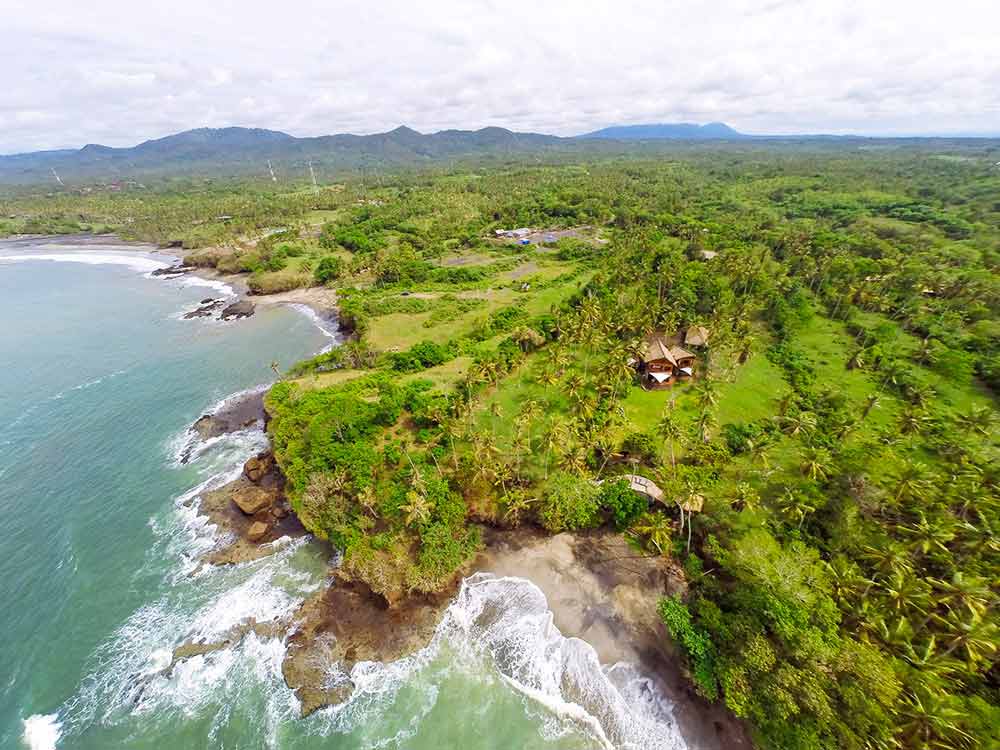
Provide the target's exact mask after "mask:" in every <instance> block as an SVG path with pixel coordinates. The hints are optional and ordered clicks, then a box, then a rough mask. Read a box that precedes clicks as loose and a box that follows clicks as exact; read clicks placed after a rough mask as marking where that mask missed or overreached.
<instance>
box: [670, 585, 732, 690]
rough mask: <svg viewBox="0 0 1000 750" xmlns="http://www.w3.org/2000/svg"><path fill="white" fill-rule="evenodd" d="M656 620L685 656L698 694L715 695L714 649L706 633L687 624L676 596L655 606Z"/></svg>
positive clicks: (687, 614)
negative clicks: (657, 618)
mask: <svg viewBox="0 0 1000 750" xmlns="http://www.w3.org/2000/svg"><path fill="white" fill-rule="evenodd" d="M656 609H657V611H658V612H659V613H660V619H661V620H663V624H664V625H666V626H667V631H668V632H669V633H670V637H671V638H673V639H674V641H675V642H676V643H678V644H679V645H680V646H681V648H682V649H684V653H685V654H687V657H688V661H689V663H690V665H691V676H692V677H693V679H694V683H695V685H696V686H697V688H698V692H699V693H701V694H702V695H703V696H704V697H706V698H708V699H709V700H715V699H716V698H717V697H718V696H719V687H718V683H717V682H716V678H715V647H714V646H713V644H712V639H711V638H709V636H708V633H706V632H705V631H703V630H701V629H700V628H697V627H695V625H694V623H693V622H692V621H691V611H690V610H689V609H688V608H687V605H685V604H684V602H682V601H681V600H680V597H679V596H674V597H664V598H662V599H660V603H659V604H658V605H657V608H656Z"/></svg>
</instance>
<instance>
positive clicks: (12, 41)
mask: <svg viewBox="0 0 1000 750" xmlns="http://www.w3.org/2000/svg"><path fill="white" fill-rule="evenodd" d="M0 18H2V19H3V43H2V46H0V153H15V152H22V151H33V150H40V149H50V148H78V147H80V146H83V145H85V144H87V143H101V144H104V145H108V146H129V145H134V144H135V143H138V142H141V141H144V140H147V139H150V138H157V137H161V136H164V135H168V134H170V133H175V132H178V131H181V130H186V129H189V128H195V127H223V126H228V125H241V126H247V127H264V128H272V129H276V130H283V131H285V132H288V133H291V134H293V135H298V136H306V135H326V134H332V133H342V132H352V133H373V132H383V131H386V130H390V129H392V128H394V127H396V126H397V125H400V124H406V125H409V126H411V127H413V128H415V129H417V130H420V131H422V132H433V131H436V130H441V129H445V128H479V127H484V126H487V125H499V126H503V127H507V128H510V129H512V130H518V131H535V132H544V133H553V134H556V135H575V134H578V133H582V132H586V131H589V130H593V129H596V128H600V127H604V126H606V125H611V124H635V123H649V122H678V121H691V122H710V121H723V122H726V123H728V124H730V125H732V126H733V127H735V128H736V129H738V130H740V131H742V132H748V133H761V134H785V133H841V134H842V133H857V134H864V135H904V134H921V135H922V134H1000V35H998V29H1000V3H997V2H996V1H995V0H951V2H948V3H943V2H940V0H866V1H865V2H855V0H711V1H710V2H705V1H704V0H702V1H700V2H699V1H696V0H681V1H678V0H652V1H648V2H647V1H646V0H638V1H635V2H632V1H630V0H618V1H617V2H603V1H601V2H593V1H591V0H572V1H569V0H502V1H496V2H494V1H493V0H462V1H461V2H440V1H438V0H416V1H415V0H407V1H406V2H398V1H397V0H384V1H383V0H368V1H367V2H345V1H343V0H280V2H279V1H278V0H238V2H232V1H230V0H169V2H160V3H146V2H136V0H87V1H84V0H34V1H33V2H27V1H26V0H0Z"/></svg>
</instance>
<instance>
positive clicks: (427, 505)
mask: <svg viewBox="0 0 1000 750" xmlns="http://www.w3.org/2000/svg"><path fill="white" fill-rule="evenodd" d="M401 510H402V511H403V512H404V513H406V525H407V526H413V525H414V524H416V525H418V526H419V525H422V524H425V523H427V521H429V520H430V517H431V511H433V510H434V503H433V502H431V501H430V500H428V499H427V497H426V496H425V495H423V494H421V493H419V492H417V491H416V490H410V491H409V492H407V493H406V503H405V504H404V505H403V506H402V507H401Z"/></svg>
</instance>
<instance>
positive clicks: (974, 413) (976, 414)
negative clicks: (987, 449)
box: [955, 406, 996, 436]
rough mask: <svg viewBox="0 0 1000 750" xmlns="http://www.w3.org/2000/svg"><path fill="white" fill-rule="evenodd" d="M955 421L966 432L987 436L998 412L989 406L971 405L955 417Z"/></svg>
mask: <svg viewBox="0 0 1000 750" xmlns="http://www.w3.org/2000/svg"><path fill="white" fill-rule="evenodd" d="M955 422H956V424H958V426H959V428H960V429H961V430H962V431H963V432H965V433H966V434H973V433H976V434H979V435H983V436H987V435H989V434H990V431H991V429H992V427H993V424H994V422H996V412H995V411H994V410H993V409H992V408H990V407H989V406H971V407H969V410H968V411H966V412H963V413H962V414H959V415H958V416H957V417H955Z"/></svg>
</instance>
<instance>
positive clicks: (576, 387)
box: [566, 372, 586, 398]
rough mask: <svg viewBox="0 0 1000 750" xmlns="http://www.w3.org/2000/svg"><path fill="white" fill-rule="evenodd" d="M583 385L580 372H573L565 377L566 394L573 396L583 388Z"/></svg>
mask: <svg viewBox="0 0 1000 750" xmlns="http://www.w3.org/2000/svg"><path fill="white" fill-rule="evenodd" d="M585 385H586V383H585V382H584V380H583V377H582V376H581V375H580V373H577V372H575V373H573V374H572V375H570V376H569V377H568V378H567V379H566V395H567V396H569V397H570V398H574V397H575V396H576V395H578V394H579V393H580V392H581V391H582V390H583V388H584V386H585Z"/></svg>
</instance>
